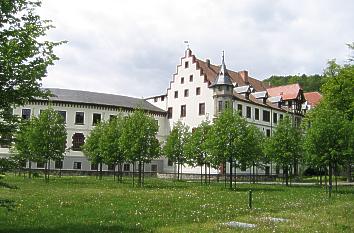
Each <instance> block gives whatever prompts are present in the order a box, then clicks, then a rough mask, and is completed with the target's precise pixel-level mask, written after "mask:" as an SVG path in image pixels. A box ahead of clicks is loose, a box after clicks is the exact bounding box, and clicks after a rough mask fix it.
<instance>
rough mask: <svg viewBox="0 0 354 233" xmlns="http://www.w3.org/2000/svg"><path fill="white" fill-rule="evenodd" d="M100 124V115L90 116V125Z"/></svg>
mask: <svg viewBox="0 0 354 233" xmlns="http://www.w3.org/2000/svg"><path fill="white" fill-rule="evenodd" d="M100 122H101V114H99V113H94V114H93V116H92V125H97V124H98V123H100Z"/></svg>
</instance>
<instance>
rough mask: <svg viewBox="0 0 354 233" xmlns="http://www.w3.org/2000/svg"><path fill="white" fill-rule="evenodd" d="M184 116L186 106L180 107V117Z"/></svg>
mask: <svg viewBox="0 0 354 233" xmlns="http://www.w3.org/2000/svg"><path fill="white" fill-rule="evenodd" d="M185 116H186V105H181V117H185Z"/></svg>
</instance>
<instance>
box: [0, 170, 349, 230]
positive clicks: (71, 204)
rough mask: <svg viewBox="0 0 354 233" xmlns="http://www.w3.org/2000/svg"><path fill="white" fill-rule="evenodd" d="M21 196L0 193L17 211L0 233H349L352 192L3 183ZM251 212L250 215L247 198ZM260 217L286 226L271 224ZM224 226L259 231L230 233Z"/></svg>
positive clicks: (78, 180) (4, 216)
mask: <svg viewBox="0 0 354 233" xmlns="http://www.w3.org/2000/svg"><path fill="white" fill-rule="evenodd" d="M3 181H6V182H9V183H11V184H14V185H17V186H18V187H19V189H11V190H10V189H6V188H0V199H12V200H15V201H16V203H17V206H16V208H15V209H14V210H13V211H7V210H6V209H4V208H0V232H1V233H2V232H4V233H5V232H6V233H9V232H28V233H30V232H36V233H37V232H38V233H40V232H49V233H51V232H53V233H54V232H85V233H87V232H88V233H90V232H354V187H340V190H339V192H338V193H337V194H335V195H334V197H333V198H332V199H331V200H328V198H327V196H326V193H325V191H324V190H323V189H322V188H319V187H284V186H280V185H259V184H258V185H250V184H242V185H241V184H240V185H238V189H237V191H230V190H228V189H225V188H224V185H223V183H219V184H217V183H213V184H212V185H211V186H201V185H200V184H199V183H191V182H174V181H171V180H158V179H152V178H150V179H146V182H145V188H133V187H132V185H131V180H127V179H126V180H125V181H124V183H123V184H118V183H116V182H114V181H113V179H112V178H111V177H105V178H104V180H102V181H100V180H96V179H95V177H62V178H57V177H51V180H50V182H49V183H48V184H46V183H44V181H43V180H42V179H39V178H37V179H32V180H29V179H27V178H25V179H24V178H23V177H15V176H13V175H8V176H6V177H5V179H3ZM249 189H252V190H253V197H254V201H253V206H254V209H252V210H250V209H248V190H249ZM264 217H278V218H286V219H289V222H287V223H272V222H269V221H266V220H264ZM227 221H240V222H247V223H254V224H257V227H256V228H255V229H228V228H225V227H223V226H221V225H220V223H223V222H227Z"/></svg>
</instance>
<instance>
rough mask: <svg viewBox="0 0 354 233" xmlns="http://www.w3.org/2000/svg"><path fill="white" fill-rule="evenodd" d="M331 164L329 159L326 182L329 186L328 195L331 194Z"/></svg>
mask: <svg viewBox="0 0 354 233" xmlns="http://www.w3.org/2000/svg"><path fill="white" fill-rule="evenodd" d="M332 166H333V164H332V161H329V163H328V176H329V177H328V178H329V179H328V184H329V187H328V195H329V197H331V196H332V175H333V167H332Z"/></svg>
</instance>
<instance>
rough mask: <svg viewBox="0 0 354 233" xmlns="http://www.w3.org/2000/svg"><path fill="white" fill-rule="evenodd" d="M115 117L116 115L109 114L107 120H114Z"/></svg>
mask: <svg viewBox="0 0 354 233" xmlns="http://www.w3.org/2000/svg"><path fill="white" fill-rule="evenodd" d="M116 118H117V116H116V115H109V121H112V120H114V119H116Z"/></svg>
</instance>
